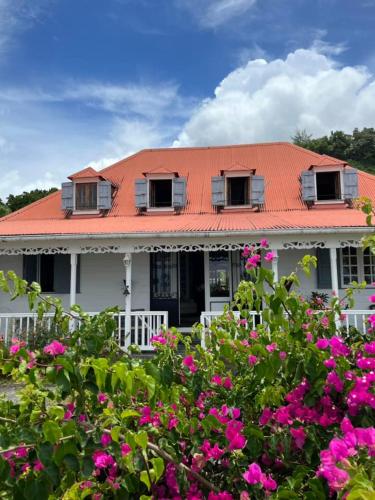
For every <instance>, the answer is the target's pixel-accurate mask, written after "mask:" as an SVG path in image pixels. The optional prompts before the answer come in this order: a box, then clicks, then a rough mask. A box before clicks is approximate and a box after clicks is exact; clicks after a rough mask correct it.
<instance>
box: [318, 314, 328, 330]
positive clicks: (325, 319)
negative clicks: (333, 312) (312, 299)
mask: <svg viewBox="0 0 375 500" xmlns="http://www.w3.org/2000/svg"><path fill="white" fill-rule="evenodd" d="M320 324H321V325H322V326H323V327H324V328H328V326H329V319H328V318H327V316H323V318H322V319H321V320H320Z"/></svg>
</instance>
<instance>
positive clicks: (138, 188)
mask: <svg viewBox="0 0 375 500" xmlns="http://www.w3.org/2000/svg"><path fill="white" fill-rule="evenodd" d="M135 206H136V207H137V208H147V179H136V180H135Z"/></svg>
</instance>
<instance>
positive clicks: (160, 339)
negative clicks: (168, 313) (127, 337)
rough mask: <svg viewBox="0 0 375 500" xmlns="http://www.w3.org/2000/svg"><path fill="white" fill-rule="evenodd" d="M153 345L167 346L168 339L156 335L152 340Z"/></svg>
mask: <svg viewBox="0 0 375 500" xmlns="http://www.w3.org/2000/svg"><path fill="white" fill-rule="evenodd" d="M150 342H151V344H161V345H165V344H166V343H167V339H166V338H165V337H163V335H154V336H153V337H151V339H150Z"/></svg>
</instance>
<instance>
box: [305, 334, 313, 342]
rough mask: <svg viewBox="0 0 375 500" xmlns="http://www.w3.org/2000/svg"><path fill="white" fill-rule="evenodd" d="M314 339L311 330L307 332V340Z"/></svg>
mask: <svg viewBox="0 0 375 500" xmlns="http://www.w3.org/2000/svg"><path fill="white" fill-rule="evenodd" d="M313 340H314V337H313V334H312V333H311V332H306V342H312V341H313Z"/></svg>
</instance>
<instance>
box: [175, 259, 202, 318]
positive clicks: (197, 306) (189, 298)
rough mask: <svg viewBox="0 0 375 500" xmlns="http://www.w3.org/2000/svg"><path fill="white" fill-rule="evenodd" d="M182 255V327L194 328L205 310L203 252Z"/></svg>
mask: <svg viewBox="0 0 375 500" xmlns="http://www.w3.org/2000/svg"><path fill="white" fill-rule="evenodd" d="M179 255H180V326H183V327H184V326H185V327H186V326H192V325H193V324H194V323H197V322H198V321H199V320H200V314H201V312H202V311H204V309H205V293H204V258H203V252H185V253H181V254H179Z"/></svg>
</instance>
